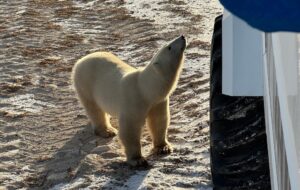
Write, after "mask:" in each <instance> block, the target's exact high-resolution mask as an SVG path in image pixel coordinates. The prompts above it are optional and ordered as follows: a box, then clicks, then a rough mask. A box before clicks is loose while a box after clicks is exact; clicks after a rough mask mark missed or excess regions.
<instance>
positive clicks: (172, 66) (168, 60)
mask: <svg viewBox="0 0 300 190" xmlns="http://www.w3.org/2000/svg"><path fill="white" fill-rule="evenodd" d="M185 48H186V39H185V37H184V36H183V35H181V36H179V37H177V38H175V39H174V40H172V41H171V42H169V43H168V44H166V45H165V46H163V47H162V48H161V49H160V50H159V51H158V52H157V53H156V55H155V56H154V57H153V59H152V60H151V63H150V65H151V67H153V68H154V69H155V70H156V72H158V73H160V74H162V75H163V76H165V77H173V76H172V75H177V72H179V71H180V69H181V66H182V62H183V59H184V56H183V52H184V50H185Z"/></svg>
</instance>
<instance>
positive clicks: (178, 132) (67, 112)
mask: <svg viewBox="0 0 300 190" xmlns="http://www.w3.org/2000/svg"><path fill="white" fill-rule="evenodd" d="M221 12H222V9H221V6H220V5H219V4H218V1H216V0H202V1H197V0H166V1H159V0H128V1H124V0H76V1H75V0H73V1H71V0H60V1H59V0H19V1H17V0H12V1H8V0H4V1H1V2H0V47H1V48H0V189H2V188H4V189H22V188H23V189H80V188H84V189H185V188H189V189H211V179H210V162H209V136H208V134H209V127H208V122H209V121H208V118H209V117H208V100H209V53H210V39H211V34H212V27H213V22H214V18H215V17H216V16H217V15H219V14H221ZM180 34H185V36H186V37H187V39H188V46H187V50H186V61H185V65H184V68H183V72H182V75H181V77H180V81H179V84H178V87H177V89H176V91H175V92H174V93H173V95H172V96H171V101H170V105H171V126H170V128H169V139H170V142H171V143H172V144H173V146H174V148H175V150H174V152H173V153H172V154H170V155H168V156H164V157H157V156H154V155H151V154H150V152H151V148H152V146H151V140H150V136H149V133H148V131H147V128H146V127H145V130H144V132H143V138H142V145H143V154H144V155H145V156H146V157H147V159H148V160H149V162H150V164H151V165H152V167H151V168H150V169H147V170H134V169H132V168H129V167H128V166H127V165H126V164H125V163H124V161H125V156H124V153H123V150H122V147H121V145H120V142H119V140H118V138H117V137H115V138H113V139H102V138H100V137H97V136H95V135H94V134H93V132H92V130H91V128H90V127H89V125H88V119H87V117H86V115H85V113H84V110H83V108H82V107H81V106H80V104H79V102H78V100H77V98H76V96H75V93H74V89H73V87H72V84H71V80H70V73H71V70H72V67H73V65H74V63H75V62H76V60H77V59H78V58H80V57H82V56H84V55H86V54H87V53H91V52H95V51H99V50H101V51H111V52H113V53H114V54H116V55H118V56H119V57H120V58H121V59H123V60H124V61H126V62H127V63H129V64H130V65H133V66H135V67H143V66H145V65H146V64H147V63H148V62H149V61H150V59H151V57H152V56H153V55H154V53H155V52H156V51H157V49H158V48H159V47H160V46H161V45H163V44H165V43H166V42H167V41H169V40H171V39H173V38H174V37H176V36H179V35H180ZM112 124H113V126H114V127H116V128H118V126H117V122H116V120H115V119H114V118H112Z"/></svg>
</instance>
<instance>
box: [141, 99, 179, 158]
mask: <svg viewBox="0 0 300 190" xmlns="http://www.w3.org/2000/svg"><path fill="white" fill-rule="evenodd" d="M169 124H170V110H169V99H166V100H165V101H163V102H161V103H159V104H157V105H155V106H153V107H152V108H151V110H150V111H149V113H148V116H147V126H148V128H149V129H150V132H151V136H152V141H153V146H154V149H153V150H154V153H155V154H169V153H171V152H172V151H173V149H172V146H171V145H170V143H169V142H168V139H167V129H168V126H169Z"/></svg>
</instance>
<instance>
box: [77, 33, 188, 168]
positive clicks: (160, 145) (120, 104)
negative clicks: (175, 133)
mask: <svg viewBox="0 0 300 190" xmlns="http://www.w3.org/2000/svg"><path fill="white" fill-rule="evenodd" d="M185 48H186V39H185V37H184V36H183V35H182V36H180V37H178V38H176V39H174V40H173V41H171V42H170V43H168V44H167V45H165V46H163V47H162V48H161V49H160V50H159V51H158V52H157V53H156V54H155V55H154V57H153V58H152V60H151V62H150V63H149V64H148V65H147V66H146V67H145V68H144V69H136V68H134V67H131V66H129V65H128V64H126V63H125V62H123V61H122V60H120V59H119V58H118V57H116V56H115V55H113V54H112V53H109V52H96V53H91V54H89V55H87V56H85V57H83V58H81V59H79V60H78V61H77V62H76V64H75V66H74V68H73V72H72V80H73V84H74V87H75V90H76V91H77V94H78V97H79V100H80V102H81V104H82V105H83V107H84V108H85V111H86V113H87V115H88V117H89V119H90V121H91V124H92V126H93V127H94V131H95V133H96V134H97V135H100V136H102V137H112V136H114V135H116V133H117V131H116V129H114V128H113V127H112V126H111V124H110V122H109V115H111V116H115V117H116V118H118V121H119V138H120V140H121V143H122V144H123V146H124V148H125V154H126V158H127V163H128V164H129V165H131V166H146V165H147V161H146V160H145V159H144V158H143V157H142V154H141V143H140V138H141V131H142V127H143V125H144V123H145V122H146V123H147V126H148V127H149V129H150V132H151V137H152V141H153V146H154V152H155V153H157V154H167V153H170V152H171V151H172V147H171V145H170V144H169V142H168V140H167V128H168V126H169V123H170V111H169V96H170V94H171V93H172V91H173V90H174V89H175V87H176V84H177V82H178V78H179V74H180V72H181V70H182V65H183V61H184V55H183V53H184V50H185Z"/></svg>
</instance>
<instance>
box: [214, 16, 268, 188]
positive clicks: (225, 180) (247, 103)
mask: <svg viewBox="0 0 300 190" xmlns="http://www.w3.org/2000/svg"><path fill="white" fill-rule="evenodd" d="M210 67H211V68H210V70H211V79H210V151H211V172H212V181H213V185H214V189H216V190H217V189H271V187H270V177H269V176H270V175H269V163H268V150H267V140H266V132H265V118H264V103H263V98H262V97H241V96H239V97H233V96H227V95H223V94H222V16H219V17H217V18H216V20H215V25H214V33H213V37H212V48H211V61H210Z"/></svg>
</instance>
